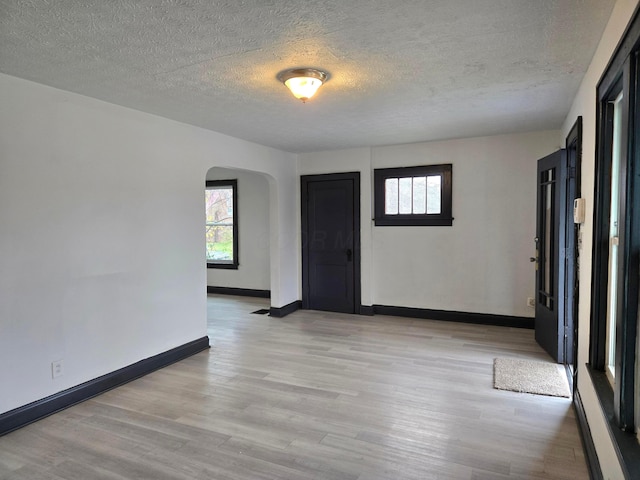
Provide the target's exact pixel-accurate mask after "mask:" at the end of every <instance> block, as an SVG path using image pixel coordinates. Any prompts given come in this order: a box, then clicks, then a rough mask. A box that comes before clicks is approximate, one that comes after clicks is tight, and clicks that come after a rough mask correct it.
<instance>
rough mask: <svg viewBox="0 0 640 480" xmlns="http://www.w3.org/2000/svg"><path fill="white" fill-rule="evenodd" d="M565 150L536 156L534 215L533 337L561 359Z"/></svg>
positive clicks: (562, 340) (557, 359) (562, 357)
mask: <svg viewBox="0 0 640 480" xmlns="http://www.w3.org/2000/svg"><path fill="white" fill-rule="evenodd" d="M565 181H566V165H565V151H564V150H558V151H557V152H555V153H552V154H551V155H548V156H546V157H544V158H542V159H540V160H538V195H537V197H538V198H537V215H536V216H537V219H536V224H537V225H536V238H535V242H536V257H535V259H534V260H535V261H536V301H535V311H536V313H535V315H536V318H535V336H536V341H537V342H538V343H539V344H540V346H541V347H542V348H544V349H545V350H546V351H547V352H548V353H549V355H551V356H552V357H553V359H554V360H555V361H557V362H559V363H563V362H564V345H565V331H564V330H565V328H564V282H562V281H559V280H560V279H564V262H563V258H564V253H565V252H564V250H565V249H564V243H565V235H564V227H565V223H566V209H565V208H562V207H563V205H564V203H565V191H564V190H565Z"/></svg>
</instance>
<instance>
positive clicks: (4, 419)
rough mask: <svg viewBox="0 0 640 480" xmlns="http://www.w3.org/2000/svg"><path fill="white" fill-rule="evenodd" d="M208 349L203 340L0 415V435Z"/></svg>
mask: <svg viewBox="0 0 640 480" xmlns="http://www.w3.org/2000/svg"><path fill="white" fill-rule="evenodd" d="M207 348H209V337H202V338H199V339H197V340H193V341H192V342H189V343H185V344H184V345H180V346H179V347H176V348H172V349H171V350H167V351H166V352H163V353H159V354H158V355H154V356H153V357H149V358H145V359H144V360H140V361H139V362H136V363H134V364H131V365H129V366H126V367H123V368H121V369H119V370H115V371H113V372H111V373H107V374H106V375H102V376H101V377H98V378H94V379H93V380H89V381H88V382H84V383H81V384H80V385H76V386H75V387H71V388H68V389H67V390H63V391H62V392H58V393H56V394H53V395H51V396H49V397H46V398H43V399H41V400H36V401H35V402H32V403H29V404H27V405H23V406H22V407H18V408H15V409H13V410H9V411H8V412H5V413H3V414H1V415H0V436H2V435H5V434H7V433H9V432H12V431H14V430H17V429H18V428H21V427H24V426H25V425H28V424H30V423H33V422H35V421H36V420H40V419H41V418H44V417H47V416H49V415H51V414H53V413H56V412H59V411H60V410H64V409H65V408H68V407H70V406H72V405H75V404H77V403H80V402H83V401H85V400H88V399H89V398H92V397H95V396H96V395H99V394H101V393H103V392H106V391H107V390H111V389H112V388H115V387H119V386H120V385H123V384H125V383H127V382H130V381H131V380H135V379H136V378H140V377H142V376H144V375H146V374H148V373H151V372H153V371H154V370H158V369H160V368H162V367H166V366H167V365H170V364H172V363H175V362H177V361H180V360H183V359H185V358H187V357H190V356H191V355H194V354H196V353H198V352H201V351H203V350H206V349H207Z"/></svg>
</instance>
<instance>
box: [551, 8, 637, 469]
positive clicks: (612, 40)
mask: <svg viewBox="0 0 640 480" xmlns="http://www.w3.org/2000/svg"><path fill="white" fill-rule="evenodd" d="M637 5H638V0H618V1H617V2H616V5H615V7H614V9H613V12H612V13H611V17H610V19H609V23H608V24H607V27H606V29H605V31H604V33H603V35H602V38H601V40H600V44H599V46H598V49H597V50H596V53H595V55H594V57H593V60H592V61H591V64H590V66H589V69H588V70H587V73H586V75H585V77H584V79H583V80H582V83H581V85H580V88H579V90H578V93H577V95H576V97H575V99H574V101H573V104H572V107H571V110H570V112H569V115H567V118H566V120H565V122H564V124H563V127H562V131H561V134H560V141H562V142H563V143H564V139H565V138H566V136H567V135H568V134H569V131H570V130H571V127H572V126H573V124H574V123H575V121H576V119H577V117H578V116H579V115H581V116H582V129H583V136H582V185H581V191H582V196H583V197H584V198H585V199H586V221H585V223H584V224H583V225H582V227H581V236H582V248H581V250H580V252H579V254H580V260H579V261H580V272H579V273H580V280H579V281H580V285H579V289H580V290H579V292H580V293H579V295H580V298H579V305H578V312H579V313H578V322H579V323H578V390H579V391H580V396H581V398H582V401H583V404H584V408H585V414H586V416H587V420H588V422H589V427H590V429H591V434H592V437H593V441H594V443H595V446H596V451H597V453H598V459H599V461H600V465H601V467H602V470H603V474H604V478H606V479H622V478H624V476H623V474H622V469H621V468H620V464H619V462H618V459H617V456H616V453H615V451H614V449H613V446H612V443H611V440H610V438H609V432H608V429H607V425H606V420H605V419H604V417H603V415H602V410H601V408H600V404H599V401H598V399H597V397H596V393H595V390H594V388H593V384H592V382H591V377H590V375H589V372H588V371H587V370H586V368H585V364H586V363H587V362H588V361H589V323H590V304H591V250H592V247H593V242H592V240H593V201H594V198H593V191H594V172H595V151H596V86H597V84H598V81H599V80H600V77H601V76H602V73H603V72H604V70H605V68H606V66H607V63H608V62H609V59H610V58H611V56H612V55H613V52H614V51H615V47H616V45H617V44H618V42H619V40H620V39H621V38H622V35H623V33H624V30H625V28H626V26H627V24H628V23H629V21H630V20H631V17H632V15H633V12H634V10H635V8H636V7H637Z"/></svg>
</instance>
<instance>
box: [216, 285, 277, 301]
mask: <svg viewBox="0 0 640 480" xmlns="http://www.w3.org/2000/svg"><path fill="white" fill-rule="evenodd" d="M207 293H218V294H222V295H238V296H241V297H260V298H271V290H254V289H252V288H231V287H207Z"/></svg>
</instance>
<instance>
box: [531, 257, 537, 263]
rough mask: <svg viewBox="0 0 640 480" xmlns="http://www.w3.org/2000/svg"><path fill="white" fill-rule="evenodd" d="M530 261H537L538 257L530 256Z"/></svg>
mask: <svg viewBox="0 0 640 480" xmlns="http://www.w3.org/2000/svg"><path fill="white" fill-rule="evenodd" d="M529 261H530V262H537V261H538V259H537V258H536V257H529Z"/></svg>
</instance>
